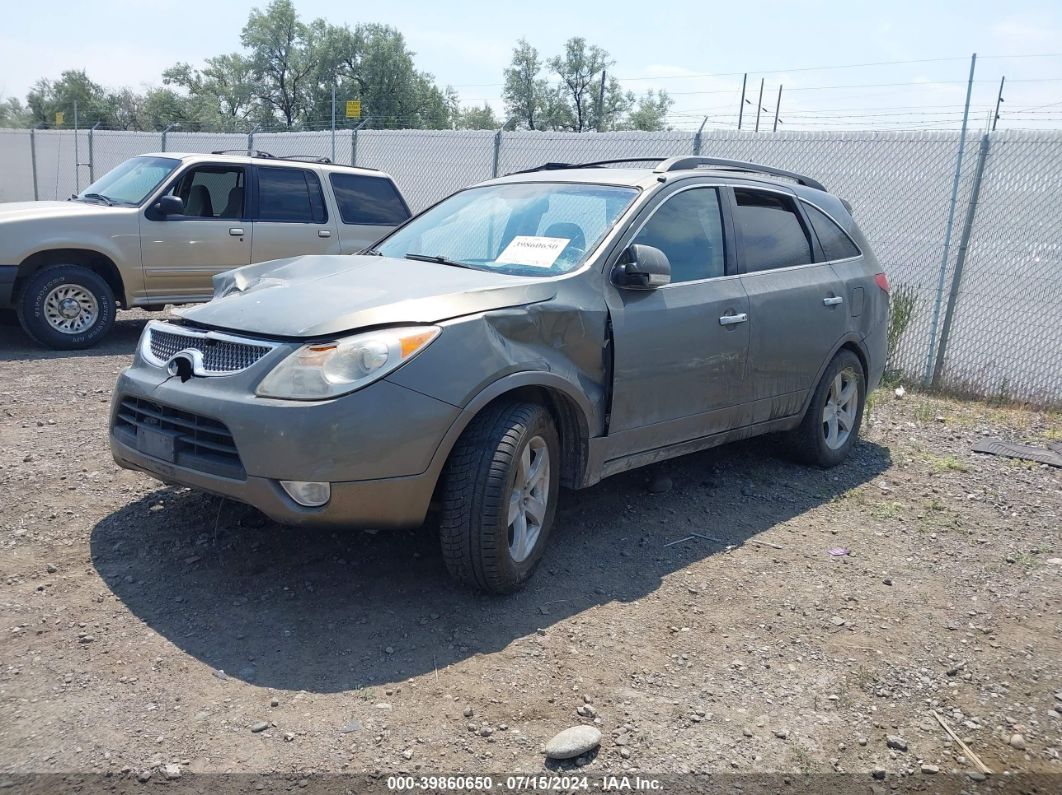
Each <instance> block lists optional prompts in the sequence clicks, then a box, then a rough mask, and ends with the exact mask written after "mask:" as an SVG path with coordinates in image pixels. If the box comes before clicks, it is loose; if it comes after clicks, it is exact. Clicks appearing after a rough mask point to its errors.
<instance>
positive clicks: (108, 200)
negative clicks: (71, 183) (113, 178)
mask: <svg viewBox="0 0 1062 795" xmlns="http://www.w3.org/2000/svg"><path fill="white" fill-rule="evenodd" d="M73 198H75V199H96V200H98V201H101V202H103V203H104V204H106V205H107V206H108V207H114V206H115V205H116V204H118V202H116V201H115V200H114V199H112V198H110V197H109V196H104V195H103V194H102V193H83V194H82V195H80V196H74V197H73Z"/></svg>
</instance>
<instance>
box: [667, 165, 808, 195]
mask: <svg viewBox="0 0 1062 795" xmlns="http://www.w3.org/2000/svg"><path fill="white" fill-rule="evenodd" d="M700 166H714V167H715V168H719V169H722V170H724V171H746V172H748V173H750V174H770V175H771V176H774V177H786V178H787V179H791V180H793V181H795V182H797V183H798V184H800V185H806V186H807V187H809V188H815V190H821V191H823V192H824V193H825V192H826V186H825V185H823V184H822V183H821V182H819V181H818V180H816V179H812V178H811V177H806V176H804V175H803V174H797V173H796V172H795V171H786V170H785V169H784V168H774V167H773V166H764V165H761V164H759V163H749V162H746V161H744V160H726V159H724V158H721V157H689V156H684V157H671V158H668V159H666V160H664V161H663V162H661V163H660V165H658V166H657V167H656V168H655V169H653V171H654V172H655V173H657V174H666V173H668V172H670V171H686V170H687V169H692V168H698V167H700Z"/></svg>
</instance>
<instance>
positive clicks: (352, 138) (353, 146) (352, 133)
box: [350, 116, 371, 166]
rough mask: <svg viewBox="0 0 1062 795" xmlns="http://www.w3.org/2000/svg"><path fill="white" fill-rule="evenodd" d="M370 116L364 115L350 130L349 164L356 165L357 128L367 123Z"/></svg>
mask: <svg viewBox="0 0 1062 795" xmlns="http://www.w3.org/2000/svg"><path fill="white" fill-rule="evenodd" d="M370 118H371V117H369V116H366V117H365V119H364V120H363V121H362V122H361V123H360V124H359V125H358V126H357V127H355V128H354V129H353V130H351V131H350V165H352V166H356V165H358V130H360V129H361V128H362V127H364V126H365V125H366V124H368V123H369V119H370Z"/></svg>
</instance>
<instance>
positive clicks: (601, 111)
mask: <svg viewBox="0 0 1062 795" xmlns="http://www.w3.org/2000/svg"><path fill="white" fill-rule="evenodd" d="M597 131H598V132H604V131H605V70H604V69H602V70H601V88H599V89H598V91H597Z"/></svg>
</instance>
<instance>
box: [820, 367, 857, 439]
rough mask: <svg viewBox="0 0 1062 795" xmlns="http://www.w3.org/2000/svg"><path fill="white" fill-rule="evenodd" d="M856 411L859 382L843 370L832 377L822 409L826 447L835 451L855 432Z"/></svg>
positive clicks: (852, 373)
mask: <svg viewBox="0 0 1062 795" xmlns="http://www.w3.org/2000/svg"><path fill="white" fill-rule="evenodd" d="M858 411H859V382H858V381H857V379H856V374H855V372H854V371H853V370H851V369H850V368H845V369H844V370H841V372H839V373H838V374H837V375H835V376H834V377H833V382H832V383H831V384H830V390H829V392H827V393H826V405H824V406H823V407H822V432H823V435H824V436H825V437H826V446H827V447H829V448H830V449H831V450H836V449H838V448H839V447H843V446H844V443H845V442H847V441H848V437H849V436H851V435H852V432H853V431H854V430H855V422H856V413H857V412H858Z"/></svg>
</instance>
